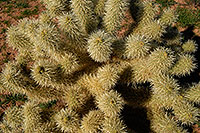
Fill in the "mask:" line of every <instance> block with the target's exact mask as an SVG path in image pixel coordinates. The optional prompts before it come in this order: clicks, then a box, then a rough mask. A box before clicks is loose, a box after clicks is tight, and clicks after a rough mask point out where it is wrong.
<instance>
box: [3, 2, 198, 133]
mask: <svg viewBox="0 0 200 133" xmlns="http://www.w3.org/2000/svg"><path fill="white" fill-rule="evenodd" d="M42 2H43V3H44V4H45V6H46V8H47V11H46V12H43V13H42V14H41V15H40V16H39V18H38V19H33V20H30V19H28V18H25V19H23V20H20V21H19V23H18V25H16V26H14V25H13V26H11V27H10V28H9V29H8V31H7V42H8V43H9V45H10V46H12V47H13V48H15V49H17V50H18V52H19V54H18V55H17V57H16V60H15V61H14V62H8V63H7V64H6V66H5V68H4V70H3V71H2V73H1V74H0V86H1V91H2V92H4V91H9V92H10V93H14V94H18V93H19V94H25V95H26V96H27V99H28V100H27V101H26V103H25V104H24V106H22V107H16V108H10V109H9V110H7V111H6V112H5V116H4V117H3V121H2V122H1V123H0V126H1V127H3V128H1V130H2V132H13V131H17V132H25V133H33V132H47V133H51V132H57V133H61V132H67V133H68V132H69V133H85V132H87V133H97V132H100V133H101V132H102V133H104V132H105V133H126V132H128V130H130V132H133V131H134V128H135V127H134V125H131V124H132V123H128V122H127V121H126V118H129V117H130V116H129V114H125V113H122V111H123V110H124V108H125V106H129V107H130V108H145V109H146V110H147V117H148V119H149V120H150V122H151V123H150V128H151V131H153V132H157V133H186V132H187V130H186V129H184V128H183V125H188V126H191V125H192V124H193V123H196V122H197V121H198V120H199V119H198V116H199V115H200V112H199V109H198V108H197V107H195V106H194V104H196V103H200V95H198V94H199V92H200V85H199V84H200V83H197V84H195V85H191V86H190V87H187V89H184V90H185V91H183V90H182V89H183V88H186V87H185V86H183V85H182V84H181V83H179V82H178V81H177V80H176V79H175V78H176V77H184V76H187V75H190V73H191V72H193V71H194V70H195V68H197V65H196V63H195V57H194V53H195V52H196V50H197V45H196V43H195V42H194V41H192V40H185V42H182V41H181V34H180V32H178V31H177V30H176V29H175V28H173V27H172V24H173V23H175V22H176V20H177V15H176V13H175V12H174V11H173V10H171V9H170V8H165V9H163V12H160V13H159V10H158V7H157V6H156V5H155V4H153V1H145V2H141V1H137V2H136V1H130V0H123V1H122V0H107V1H102V0H95V1H94V0H71V1H69V0H56V1H54V0H42ZM130 5H132V6H134V7H136V8H134V9H133V10H136V9H138V10H137V11H136V13H135V14H132V15H133V16H134V18H136V20H135V22H136V24H134V25H132V26H127V27H130V28H132V29H128V31H129V32H127V33H126V32H125V34H123V35H120V37H119V36H118V31H119V30H120V29H121V27H122V26H123V24H122V23H123V21H124V19H125V16H126V13H127V12H128V13H129V12H130ZM101 8H103V9H104V10H101ZM194 88H195V89H194ZM178 122H179V123H180V124H179V125H178ZM127 123H128V124H127ZM130 125H131V126H130Z"/></svg>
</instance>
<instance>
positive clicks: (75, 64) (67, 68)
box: [54, 53, 82, 74]
mask: <svg viewBox="0 0 200 133" xmlns="http://www.w3.org/2000/svg"><path fill="white" fill-rule="evenodd" d="M54 58H55V60H56V61H57V62H58V63H60V65H61V68H62V71H63V72H64V73H65V74H72V73H73V72H75V71H77V70H79V69H81V67H82V66H81V64H80V63H79V59H78V58H77V56H76V55H74V54H73V53H65V54H63V55H60V54H58V55H57V54H56V55H55V56H54Z"/></svg>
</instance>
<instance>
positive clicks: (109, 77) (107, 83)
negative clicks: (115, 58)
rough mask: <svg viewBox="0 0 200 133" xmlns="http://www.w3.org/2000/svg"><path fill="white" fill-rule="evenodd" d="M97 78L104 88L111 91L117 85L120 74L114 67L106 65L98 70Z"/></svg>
mask: <svg viewBox="0 0 200 133" xmlns="http://www.w3.org/2000/svg"><path fill="white" fill-rule="evenodd" d="M97 78H98V79H99V80H98V81H99V83H100V84H101V86H102V87H103V88H106V89H111V88H112V87H114V86H115V84H116V83H117V81H118V79H119V73H118V70H117V68H115V67H114V66H113V65H105V66H103V67H102V68H100V69H99V70H98V72H97Z"/></svg>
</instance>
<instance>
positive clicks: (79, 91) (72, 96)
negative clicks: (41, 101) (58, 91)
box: [63, 85, 91, 111]
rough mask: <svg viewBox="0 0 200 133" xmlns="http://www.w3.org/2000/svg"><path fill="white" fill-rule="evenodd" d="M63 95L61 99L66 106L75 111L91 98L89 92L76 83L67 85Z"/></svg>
mask: <svg viewBox="0 0 200 133" xmlns="http://www.w3.org/2000/svg"><path fill="white" fill-rule="evenodd" d="M64 95H65V96H64V97H63V99H64V100H65V101H66V103H67V105H68V108H69V109H71V110H76V111H80V110H81V109H82V108H84V105H85V104H86V102H87V101H88V100H90V98H91V96H90V94H89V92H88V91H87V90H86V89H84V88H82V87H80V86H78V85H75V86H72V87H69V88H68V90H67V91H66V92H65V94H64Z"/></svg>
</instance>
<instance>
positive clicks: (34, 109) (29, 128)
mask: <svg viewBox="0 0 200 133" xmlns="http://www.w3.org/2000/svg"><path fill="white" fill-rule="evenodd" d="M41 112H42V109H41V108H40V107H39V106H38V105H37V104H36V103H35V102H27V103H26V104H25V105H24V106H23V114H24V117H25V119H23V121H24V123H23V128H24V130H25V133H31V132H41V129H40V127H41V125H42V122H41V121H42V119H41V117H40V113H41Z"/></svg>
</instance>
